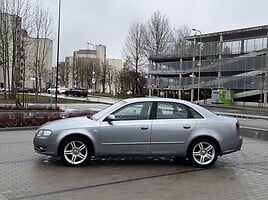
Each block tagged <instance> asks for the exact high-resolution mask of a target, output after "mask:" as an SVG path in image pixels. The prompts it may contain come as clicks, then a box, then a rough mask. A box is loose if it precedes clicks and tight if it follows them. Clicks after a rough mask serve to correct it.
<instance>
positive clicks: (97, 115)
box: [91, 101, 126, 121]
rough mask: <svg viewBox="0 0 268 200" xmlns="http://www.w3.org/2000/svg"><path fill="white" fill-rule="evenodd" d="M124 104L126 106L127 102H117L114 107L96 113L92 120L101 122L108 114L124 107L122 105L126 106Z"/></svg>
mask: <svg viewBox="0 0 268 200" xmlns="http://www.w3.org/2000/svg"><path fill="white" fill-rule="evenodd" d="M124 104H126V102H125V101H119V102H117V103H115V104H113V105H111V106H109V107H107V108H105V109H103V110H101V111H100V112H98V113H96V114H95V115H93V116H92V117H91V119H93V120H95V121H97V120H99V119H100V118H101V117H102V116H104V115H106V114H108V113H109V112H111V111H113V110H114V109H116V108H118V107H120V106H122V105H124Z"/></svg>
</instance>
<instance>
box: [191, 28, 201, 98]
mask: <svg viewBox="0 0 268 200" xmlns="http://www.w3.org/2000/svg"><path fill="white" fill-rule="evenodd" d="M192 30H193V31H195V32H198V33H199V37H200V44H199V63H198V64H197V65H198V87H197V103H199V97H200V96H199V93H200V67H201V59H202V58H201V56H202V55H201V43H202V41H201V40H202V38H201V34H202V33H201V31H199V30H197V29H195V28H193V29H192Z"/></svg>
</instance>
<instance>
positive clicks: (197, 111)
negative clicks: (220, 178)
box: [33, 98, 242, 168]
mask: <svg viewBox="0 0 268 200" xmlns="http://www.w3.org/2000/svg"><path fill="white" fill-rule="evenodd" d="M239 128H240V126H239V122H238V121H237V119H235V118H229V117H223V116H218V115H216V114H214V113H212V112H210V111H208V110H206V109H205V108H203V107H201V106H199V105H196V104H193V103H190V102H187V101H183V100H177V99H168V98H132V99H125V100H122V101H120V102H118V103H116V104H114V105H112V106H110V107H108V108H106V109H104V110H102V111H100V112H98V113H97V114H95V115H93V116H92V117H90V116H84V117H76V118H68V119H62V120H58V121H54V122H49V123H46V124H44V125H43V126H41V127H40V128H39V129H38V130H37V132H36V135H35V138H34V141H33V143H34V149H35V151H36V152H38V153H41V154H45V155H50V156H59V157H61V158H62V160H63V161H64V162H65V163H66V164H67V165H69V166H80V165H84V164H86V163H87V162H88V161H89V160H90V158H91V157H92V156H95V157H102V156H129V155H139V156H173V157H184V158H185V157H187V158H188V159H189V160H190V162H191V163H192V164H193V165H194V166H197V167H204V168H205V167H210V166H211V165H213V164H214V163H215V162H216V160H217V158H218V156H219V155H224V154H228V153H232V152H235V151H238V150H240V148H241V145H242V137H241V135H240V133H239Z"/></svg>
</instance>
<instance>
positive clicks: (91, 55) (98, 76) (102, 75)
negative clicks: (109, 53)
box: [65, 45, 123, 94]
mask: <svg viewBox="0 0 268 200" xmlns="http://www.w3.org/2000/svg"><path fill="white" fill-rule="evenodd" d="M65 63H66V61H65ZM72 63H73V67H72V72H71V73H70V74H69V80H72V87H84V88H87V89H92V90H93V91H95V92H109V93H114V94H115V93H116V90H117V88H118V87H119V86H118V84H116V82H117V83H118V82H119V81H116V78H117V77H118V72H119V71H120V70H121V69H123V64H122V60H121V59H107V58H106V46H104V45H96V46H95V45H94V49H93V50H92V49H81V50H78V51H74V53H73V57H72ZM68 86H70V84H69V85H68Z"/></svg>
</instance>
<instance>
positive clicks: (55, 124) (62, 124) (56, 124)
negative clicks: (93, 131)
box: [39, 116, 98, 131]
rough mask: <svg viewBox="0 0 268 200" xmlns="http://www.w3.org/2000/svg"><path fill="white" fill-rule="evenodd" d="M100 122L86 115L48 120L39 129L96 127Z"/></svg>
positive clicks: (55, 129)
mask: <svg viewBox="0 0 268 200" xmlns="http://www.w3.org/2000/svg"><path fill="white" fill-rule="evenodd" d="M96 126H98V122H97V121H94V120H92V119H90V118H88V117H86V116H83V117H73V118H67V119H60V120H56V121H51V122H47V123H45V124H44V125H42V126H41V127H39V129H48V130H52V131H57V130H65V129H76V128H85V127H96Z"/></svg>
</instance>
